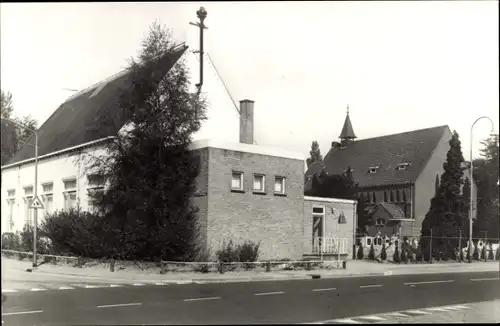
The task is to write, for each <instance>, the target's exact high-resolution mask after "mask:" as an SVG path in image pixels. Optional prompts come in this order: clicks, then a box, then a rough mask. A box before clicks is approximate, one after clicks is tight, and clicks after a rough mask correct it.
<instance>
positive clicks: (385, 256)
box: [380, 241, 387, 260]
mask: <svg viewBox="0 0 500 326" xmlns="http://www.w3.org/2000/svg"><path fill="white" fill-rule="evenodd" d="M380 259H382V260H386V259H387V250H386V249H385V241H384V243H382V252H381V253H380Z"/></svg>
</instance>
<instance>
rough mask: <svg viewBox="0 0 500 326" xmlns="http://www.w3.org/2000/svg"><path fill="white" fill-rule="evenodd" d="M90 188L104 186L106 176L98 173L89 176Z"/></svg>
mask: <svg viewBox="0 0 500 326" xmlns="http://www.w3.org/2000/svg"><path fill="white" fill-rule="evenodd" d="M87 181H88V184H89V188H104V177H103V176H102V175H98V174H91V175H88V176H87Z"/></svg>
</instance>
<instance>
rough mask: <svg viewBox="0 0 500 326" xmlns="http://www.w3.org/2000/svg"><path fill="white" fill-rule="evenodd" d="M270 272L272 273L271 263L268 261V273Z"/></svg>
mask: <svg viewBox="0 0 500 326" xmlns="http://www.w3.org/2000/svg"><path fill="white" fill-rule="evenodd" d="M270 271H271V262H270V261H267V263H266V272H270Z"/></svg>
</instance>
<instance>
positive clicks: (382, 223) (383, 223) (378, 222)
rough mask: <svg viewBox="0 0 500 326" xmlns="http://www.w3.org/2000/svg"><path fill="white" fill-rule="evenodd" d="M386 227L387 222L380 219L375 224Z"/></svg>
mask: <svg viewBox="0 0 500 326" xmlns="http://www.w3.org/2000/svg"><path fill="white" fill-rule="evenodd" d="M384 225H385V221H384V220H383V219H381V218H379V219H378V220H377V221H376V222H375V226H384Z"/></svg>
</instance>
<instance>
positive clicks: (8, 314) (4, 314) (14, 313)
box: [2, 310, 43, 316]
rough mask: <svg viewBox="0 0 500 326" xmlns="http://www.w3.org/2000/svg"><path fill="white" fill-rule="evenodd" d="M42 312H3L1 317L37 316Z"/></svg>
mask: <svg viewBox="0 0 500 326" xmlns="http://www.w3.org/2000/svg"><path fill="white" fill-rule="evenodd" d="M41 312H43V310H32V311H18V312H3V313H2V316H11V315H26V314H39V313H41Z"/></svg>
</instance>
